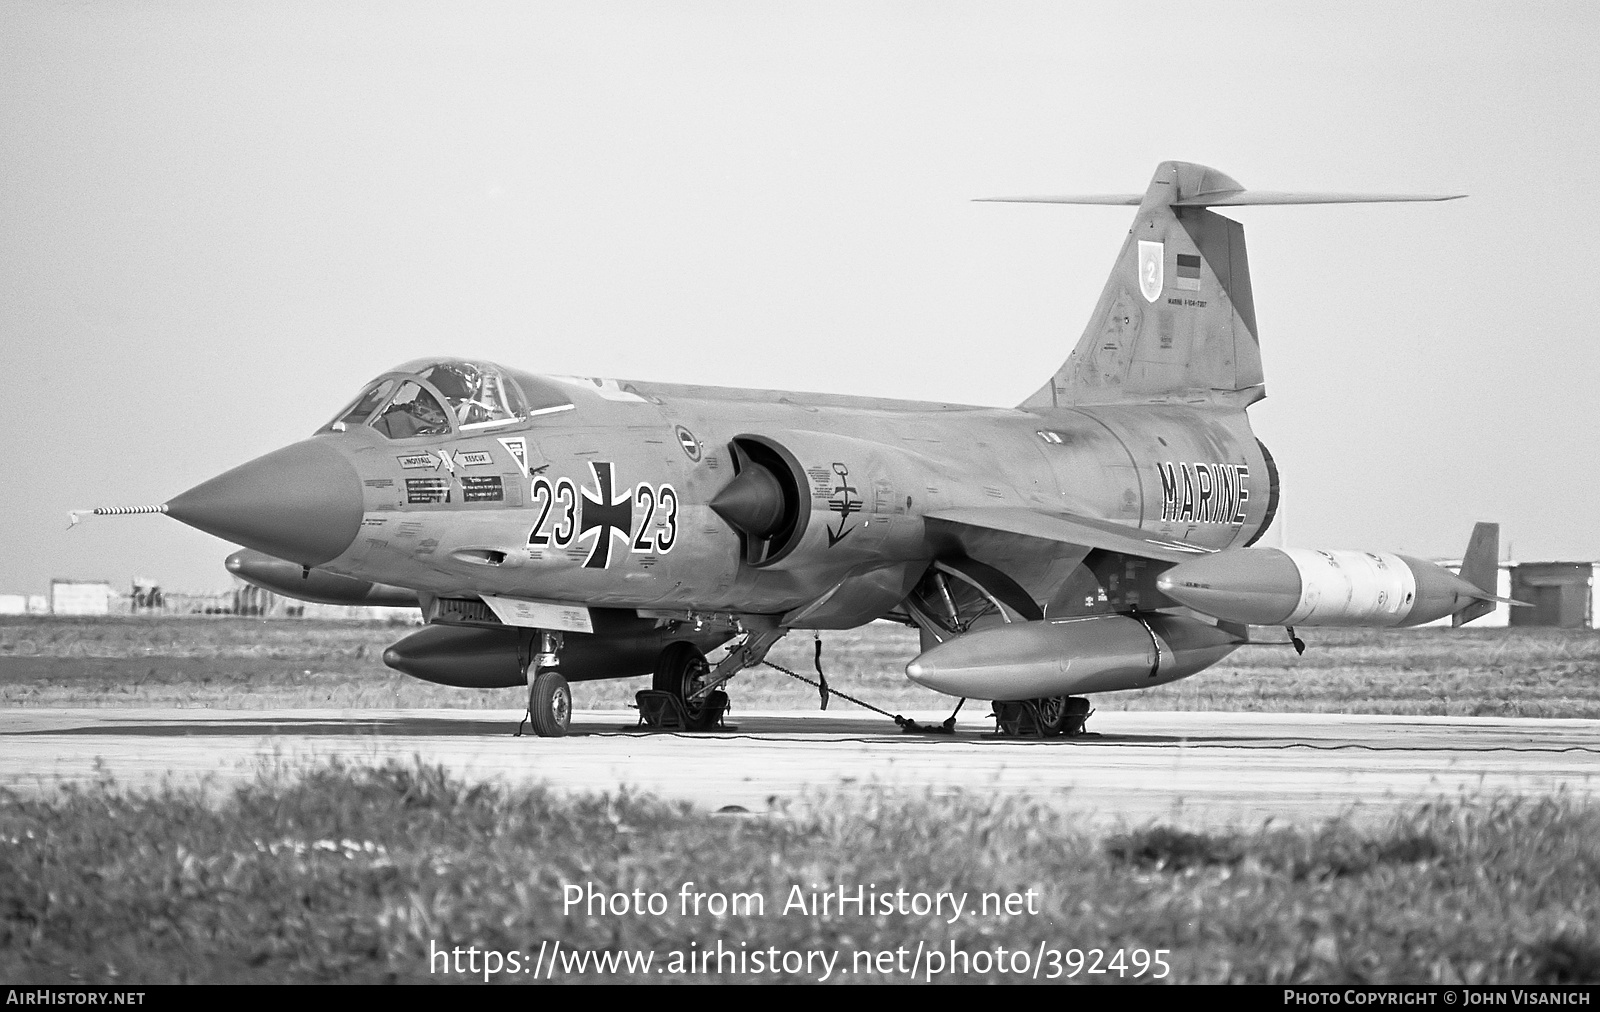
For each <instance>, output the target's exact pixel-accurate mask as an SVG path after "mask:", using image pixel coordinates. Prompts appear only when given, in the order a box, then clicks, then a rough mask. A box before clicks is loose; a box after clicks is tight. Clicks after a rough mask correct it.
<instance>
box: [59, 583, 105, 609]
mask: <svg viewBox="0 0 1600 1012" xmlns="http://www.w3.org/2000/svg"><path fill="white" fill-rule="evenodd" d="M50 612H51V614H54V615H109V614H111V584H109V583H106V582H105V581H103V580H100V581H89V580H51V581H50Z"/></svg>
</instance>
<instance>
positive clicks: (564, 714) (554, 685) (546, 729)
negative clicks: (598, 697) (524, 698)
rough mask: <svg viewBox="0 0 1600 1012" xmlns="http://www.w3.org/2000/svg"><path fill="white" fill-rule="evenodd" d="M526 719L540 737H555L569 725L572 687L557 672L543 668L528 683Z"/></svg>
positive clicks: (565, 730) (565, 731)
mask: <svg viewBox="0 0 1600 1012" xmlns="http://www.w3.org/2000/svg"><path fill="white" fill-rule="evenodd" d="M528 719H529V722H530V723H531V724H532V725H533V733H534V734H536V735H538V736H539V737H541V738H559V737H561V736H562V735H564V734H566V733H567V728H568V727H570V726H571V725H572V689H571V688H570V687H568V685H567V680H566V678H564V677H563V676H562V674H561V672H559V671H557V670H555V669H554V668H545V669H544V670H542V671H539V672H538V673H536V674H535V675H534V676H533V679H532V681H531V682H530V683H529V685H528Z"/></svg>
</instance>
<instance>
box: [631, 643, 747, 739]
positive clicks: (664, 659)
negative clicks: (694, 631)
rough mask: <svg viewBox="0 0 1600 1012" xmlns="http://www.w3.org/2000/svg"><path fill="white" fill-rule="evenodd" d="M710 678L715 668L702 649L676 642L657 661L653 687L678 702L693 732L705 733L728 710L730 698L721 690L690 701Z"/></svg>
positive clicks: (685, 720) (686, 722)
mask: <svg viewBox="0 0 1600 1012" xmlns="http://www.w3.org/2000/svg"><path fill="white" fill-rule="evenodd" d="M710 678H711V665H710V664H708V663H706V655H705V654H703V653H701V652H700V650H699V648H698V647H696V646H695V645H694V644H693V643H674V644H672V645H671V646H669V647H667V648H666V649H665V650H663V651H661V656H660V657H659V658H657V659H656V672H655V678H654V680H653V681H652V682H651V684H650V687H651V688H652V689H654V690H656V691H657V692H666V693H670V694H671V695H672V696H673V697H674V698H675V699H677V701H678V703H679V705H681V706H682V707H683V714H684V722H685V725H686V726H687V728H688V729H689V730H691V731H704V730H705V729H706V728H708V727H711V726H713V725H714V724H716V722H717V721H718V720H720V719H721V718H722V712H723V710H724V709H726V708H727V699H728V697H727V696H726V695H725V694H724V693H722V692H721V691H713V692H708V693H705V694H704V695H702V696H700V698H698V699H691V698H690V697H691V696H692V695H693V694H694V692H695V690H697V689H699V688H700V687H701V686H702V685H704V684H705V683H706V682H707V681H708V680H710ZM718 696H721V697H722V698H721V699H718V698H717V697H718ZM719 704H720V705H719Z"/></svg>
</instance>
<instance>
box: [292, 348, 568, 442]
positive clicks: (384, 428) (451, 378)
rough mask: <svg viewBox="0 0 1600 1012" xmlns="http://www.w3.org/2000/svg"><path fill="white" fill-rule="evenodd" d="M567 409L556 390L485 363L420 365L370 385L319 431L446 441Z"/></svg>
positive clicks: (438, 361) (430, 361)
mask: <svg viewBox="0 0 1600 1012" xmlns="http://www.w3.org/2000/svg"><path fill="white" fill-rule="evenodd" d="M571 408H572V402H571V401H569V400H568V399H567V398H566V397H565V396H564V395H563V394H562V393H561V392H560V390H559V389H558V388H556V387H553V386H551V385H549V384H547V383H544V382H541V381H539V380H537V379H535V378H533V377H531V376H528V375H526V374H524V373H513V372H512V371H511V370H508V369H503V368H501V367H500V366H497V365H495V364H493V363H491V362H468V361H465V360H463V359H453V358H451V359H421V360H418V361H415V362H407V363H406V364H405V365H402V366H400V367H399V368H397V369H394V370H393V371H391V372H388V373H385V374H384V375H382V376H380V377H378V378H377V379H376V380H373V381H372V383H370V384H368V386H367V388H366V389H365V390H363V391H362V392H361V395H360V396H359V397H357V398H356V399H355V401H354V402H352V403H351V405H350V406H349V407H347V408H346V409H345V410H344V411H342V412H340V413H339V415H338V416H337V417H336V418H335V419H334V420H333V421H332V422H330V423H328V425H327V426H326V427H325V428H324V429H323V431H324V432H344V431H345V430H346V429H349V428H351V427H353V426H357V425H362V424H366V425H368V426H371V427H372V428H374V429H376V430H378V432H380V433H382V434H383V435H384V436H387V437H388V438H390V439H409V438H411V437H413V436H446V435H449V434H450V433H451V432H452V431H456V432H477V431H480V430H485V429H501V428H506V427H510V426H513V425H519V424H523V423H525V422H527V421H528V420H529V419H530V418H533V417H534V416H536V415H545V414H552V413H554V412H557V411H565V410H570V409H571Z"/></svg>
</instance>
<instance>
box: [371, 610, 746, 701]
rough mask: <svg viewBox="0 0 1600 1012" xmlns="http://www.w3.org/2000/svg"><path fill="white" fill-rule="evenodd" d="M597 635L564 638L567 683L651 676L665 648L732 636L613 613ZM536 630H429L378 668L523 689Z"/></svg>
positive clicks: (709, 644)
mask: <svg viewBox="0 0 1600 1012" xmlns="http://www.w3.org/2000/svg"><path fill="white" fill-rule="evenodd" d="M591 615H592V617H593V620H594V625H595V633H596V634H597V635H587V634H582V633H567V634H566V635H565V637H564V643H563V644H562V648H561V674H562V675H563V676H565V677H566V679H567V681H569V682H585V681H591V680H593V679H597V678H631V677H634V676H636V675H648V674H650V672H651V671H652V670H653V669H654V668H655V664H656V660H657V659H658V658H659V657H660V656H661V652H662V650H664V649H665V648H666V647H667V646H668V645H670V644H672V643H678V642H686V643H693V644H694V645H695V646H696V647H698V648H699V649H700V650H701V652H702V653H704V652H709V651H711V650H714V649H716V648H717V647H718V646H720V645H722V644H723V643H725V642H727V641H728V639H729V638H730V637H731V635H732V634H731V633H729V632H716V631H707V632H695V631H694V630H692V629H681V630H674V629H670V628H660V627H658V626H657V624H656V622H655V621H654V620H652V619H640V618H635V617H633V614H632V612H628V613H626V614H624V613H622V612H619V611H616V610H613V609H600V608H596V609H593V610H592V612H591ZM536 643H537V633H536V631H535V630H533V629H524V628H518V627H513V626H457V625H429V626H424V627H423V628H421V629H419V630H417V631H416V632H414V633H412V634H411V635H410V636H407V637H406V638H405V639H403V640H401V641H399V642H398V643H395V644H393V645H392V646H390V647H389V648H388V649H387V650H385V651H384V652H383V663H385V664H387V665H388V666H389V667H391V668H394V669H395V670H396V671H403V672H405V673H406V674H408V675H410V676H412V677H413V678H420V679H422V680H423V681H425V682H437V683H438V684H440V685H454V686H459V687H462V688H470V689H498V688H507V687H510V686H514V685H525V684H526V683H527V676H526V675H525V674H524V672H523V665H525V664H526V663H527V662H528V659H529V658H531V657H532V656H533V653H534V651H535V650H537V649H538V647H537V646H536V645H535V644H536Z"/></svg>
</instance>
